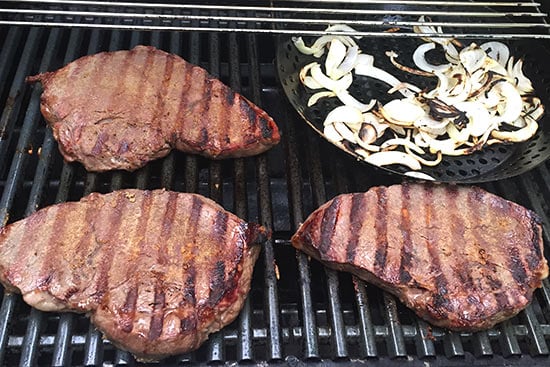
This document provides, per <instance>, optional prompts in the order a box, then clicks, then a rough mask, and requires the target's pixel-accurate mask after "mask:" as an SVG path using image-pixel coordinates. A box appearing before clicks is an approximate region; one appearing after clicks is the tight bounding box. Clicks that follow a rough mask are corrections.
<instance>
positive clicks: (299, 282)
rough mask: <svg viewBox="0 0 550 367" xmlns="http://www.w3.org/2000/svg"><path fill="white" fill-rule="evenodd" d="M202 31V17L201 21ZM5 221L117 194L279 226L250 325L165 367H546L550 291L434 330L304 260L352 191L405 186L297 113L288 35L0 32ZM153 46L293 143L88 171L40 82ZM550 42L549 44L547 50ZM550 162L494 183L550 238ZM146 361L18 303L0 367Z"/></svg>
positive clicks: (259, 278) (389, 299)
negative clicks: (71, 150) (317, 226)
mask: <svg viewBox="0 0 550 367" xmlns="http://www.w3.org/2000/svg"><path fill="white" fill-rule="evenodd" d="M194 22H195V23H198V22H200V20H198V19H197V20H194ZM0 44H1V51H0V85H1V86H2V90H0V106H1V108H2V114H1V117H0V131H1V132H2V133H1V135H0V136H1V139H0V189H1V198H0V219H1V220H2V222H4V223H6V222H12V221H15V220H17V219H20V218H22V217H24V216H26V215H29V214H30V213H32V212H33V211H35V210H36V209H37V208H39V207H44V206H46V205H50V204H53V203H57V202H64V201H67V200H78V199H79V198H80V197H82V196H83V195H85V194H87V193H89V192H92V191H100V192H108V191H112V190H115V189H117V188H125V187H137V188H146V189H154V188H159V187H166V188H169V189H173V190H177V191H187V192H198V193H201V194H203V195H205V196H209V197H211V198H213V199H214V200H216V201H218V202H220V203H221V204H222V205H223V206H224V207H225V208H227V209H228V210H230V211H232V212H234V213H236V214H238V215H239V216H241V217H243V218H248V219H249V220H251V221H258V222H260V223H261V224H263V225H264V226H266V227H268V228H271V229H272V230H273V234H274V236H273V239H272V240H271V241H270V242H268V243H267V244H266V245H265V247H264V249H263V252H262V255H261V257H260V259H259V260H258V263H257V266H256V268H255V273H254V277H253V283H252V290H251V293H250V296H249V298H248V301H247V303H246V305H245V307H244V309H243V311H242V312H241V315H240V316H239V318H238V320H236V321H235V322H234V323H233V324H231V325H229V326H228V327H226V328H225V329H224V330H222V331H221V332H219V333H217V334H215V335H213V336H212V337H211V338H210V340H209V341H208V342H207V343H205V345H204V346H203V347H201V348H200V349H199V350H198V351H196V352H194V353H189V354H186V355H182V356H176V357H172V358H170V359H168V360H167V364H170V365H176V364H194V363H196V364H208V363H219V364H224V363H227V364H230V363H233V362H245V363H266V364H267V363H272V364H291V365H298V364H300V363H301V362H302V361H304V362H305V361H307V362H311V363H317V364H325V365H330V364H335V365H336V364H340V365H351V364H364V363H365V362H372V363H373V364H376V363H379V364H383V365H400V364H402V363H403V362H404V361H408V362H409V363H410V364H412V365H424V364H425V363H429V364H434V365H446V366H459V365H469V364H471V365H488V364H493V365H502V364H506V365H524V364H527V363H529V364H532V365H541V366H542V365H548V363H549V362H550V358H549V350H548V343H549V341H550V286H549V284H548V281H545V282H544V287H543V288H542V289H541V290H538V291H537V292H536V295H535V299H534V302H533V304H532V306H530V307H529V308H527V310H526V311H524V312H522V313H520V315H519V316H518V317H515V318H513V319H512V320H510V321H507V322H504V323H503V324H501V325H498V326H497V327H495V328H493V329H490V330H488V331H486V332H480V333H475V334H471V333H450V332H447V331H445V330H443V329H440V328H433V329H432V328H431V327H430V326H429V325H428V324H426V323H425V322H424V321H422V320H419V319H417V318H416V317H415V316H414V314H413V313H412V312H411V311H409V310H407V309H406V308H405V307H404V306H402V305H401V304H400V303H399V302H397V301H396V299H395V298H394V297H393V296H390V295H387V294H385V293H384V292H382V291H380V290H379V289H377V288H376V287H374V286H371V285H367V284H365V283H364V282H362V281H360V280H358V279H355V278H353V277H351V276H350V275H348V274H343V273H338V272H334V271H331V270H327V269H324V268H323V267H322V266H321V265H320V264H319V263H317V262H316V261H312V260H309V259H308V258H307V257H306V256H305V255H304V254H301V253H296V252H295V251H294V250H293V249H292V247H291V246H290V244H289V238H290V236H291V234H292V233H293V231H294V230H295V229H296V228H297V226H298V225H299V223H300V222H302V221H303V220H304V219H305V217H306V216H307V215H308V214H309V213H310V212H311V211H312V210H313V209H315V208H316V207H317V206H319V205H320V204H321V203H323V202H325V201H326V200H327V199H329V198H331V197H333V196H334V195H336V194H338V193H343V192H353V191H360V190H366V189H368V188H369V187H371V186H374V185H380V184H391V183H396V182H398V180H399V178H397V177H394V176H386V175H384V174H383V173H381V172H379V171H373V170H371V169H368V168H366V167H364V166H360V165H357V163H356V162H354V161H353V159H351V158H349V157H348V156H347V155H345V154H344V153H343V152H340V151H339V150H337V148H335V147H333V146H332V145H330V144H329V143H326V142H324V141H321V140H320V139H319V138H318V137H317V136H316V135H314V133H313V132H311V131H310V129H309V128H308V127H307V126H306V125H305V124H304V123H303V122H302V121H301V120H300V119H299V117H298V116H297V114H296V113H295V112H294V110H292V109H291V107H290V105H289V104H288V102H287V101H286V100H285V98H284V97H283V94H282V92H281V91H280V90H279V87H278V85H277V81H276V77H275V70H274V66H273V64H272V60H273V58H274V53H275V47H274V46H273V45H274V40H273V38H272V37H271V36H270V35H266V34H252V33H250V34H248V33H247V34H238V33H198V32H195V33H177V32H174V33H168V32H148V33H145V32H130V31H123V30H114V31H112V30H103V29H99V28H94V29H84V28H75V29H66V28H34V27H4V28H0ZM136 44H151V45H154V46H157V47H160V48H162V49H165V50H167V51H170V52H173V53H176V54H179V55H182V56H183V57H185V58H186V59H187V60H189V61H190V62H193V63H195V64H200V65H201V66H203V67H205V68H207V69H208V70H209V71H210V72H211V73H212V74H214V75H216V76H218V77H220V78H221V79H222V80H223V81H224V82H226V83H227V84H228V85H230V86H231V87H232V88H234V89H235V90H237V91H240V92H242V93H243V94H244V95H245V96H247V97H248V98H250V99H251V100H253V101H254V102H256V103H258V104H260V105H262V106H263V107H264V108H265V109H266V110H267V111H268V112H269V113H270V114H271V115H272V116H273V117H274V118H275V120H276V121H277V122H278V123H279V125H280V127H281V130H282V131H283V133H284V136H283V139H282V142H281V144H280V145H279V146H278V147H276V148H274V149H273V150H272V151H270V152H268V153H267V154H265V155H262V156H259V157H254V158H246V159H238V160H229V161H223V162H210V161H208V160H206V159H203V158H198V157H194V156H189V155H185V154H182V153H179V152H173V153H171V154H170V155H169V156H168V157H167V158H165V159H162V160H160V161H156V162H152V163H151V164H149V165H147V166H146V167H145V168H144V169H142V170H139V171H137V172H136V173H132V174H130V173H121V172H115V173H102V174H93V173H87V172H85V171H84V169H83V168H82V167H81V166H80V165H78V164H66V163H64V162H63V161H62V158H61V156H60V155H59V153H58V152H57V144H56V143H55V141H54V140H53V138H52V135H51V132H50V130H49V129H47V128H45V124H44V122H43V120H42V118H41V116H40V112H39V94H40V91H39V89H38V88H35V87H31V86H28V85H25V84H24V82H23V80H24V77H25V76H27V75H31V74H34V73H36V72H38V71H44V70H54V69H56V68H58V67H60V66H62V65H63V64H65V63H67V62H69V61H72V60H74V59H75V58H77V57H79V56H82V55H84V54H91V53H95V52H98V51H103V50H115V49H128V48H131V47H132V46H134V45H136ZM543 47H545V46H543ZM549 187H550V167H549V165H548V164H543V165H541V166H540V167H539V168H537V169H536V170H534V171H531V172H529V173H526V174H523V175H521V176H519V177H517V178H515V179H510V180H506V181H500V182H497V183H487V184H484V188H486V189H488V190H489V191H491V192H494V193H497V194H499V195H502V196H504V197H506V198H508V199H511V200H514V201H516V202H518V203H520V204H522V205H525V206H526V207H529V208H531V209H533V210H535V211H536V212H537V213H538V214H539V215H540V216H541V217H542V219H543V226H544V228H545V232H544V236H545V237H544V240H545V243H546V244H548V243H550V208H549V203H550V190H549V189H548V188H549ZM115 364H116V365H135V364H136V362H135V361H134V359H133V358H132V357H131V356H130V355H129V354H128V353H125V352H122V351H119V350H117V349H116V348H114V347H113V346H112V345H111V344H110V343H108V342H107V341H104V340H103V339H102V338H101V335H100V334H99V333H98V332H97V331H96V330H95V329H94V328H93V327H92V326H91V325H90V324H89V322H88V319H87V318H86V317H84V316H82V315H75V314H56V313H42V312H39V311H36V310H33V309H31V308H30V307H28V306H26V305H25V304H24V302H23V301H22V300H21V298H20V296H16V295H4V296H3V300H2V304H1V306H0V365H7V366H13V365H21V366H33V365H44V366H46V365H53V366H68V365H91V366H101V365H105V366H108V365H115Z"/></svg>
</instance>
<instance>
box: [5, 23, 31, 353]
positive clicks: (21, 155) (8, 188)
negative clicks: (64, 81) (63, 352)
mask: <svg viewBox="0 0 550 367" xmlns="http://www.w3.org/2000/svg"><path fill="white" fill-rule="evenodd" d="M39 40H40V34H39V32H38V30H37V29H34V30H31V31H30V32H29V34H28V37H27V40H26V42H25V48H24V50H23V54H22V57H21V58H22V62H21V63H20V64H19V67H18V70H17V73H16V76H15V78H14V83H13V84H12V88H11V89H10V96H11V97H12V98H13V101H17V100H19V101H20V100H21V99H20V98H17V97H18V96H19V97H20V94H19V91H18V88H22V86H21V84H22V83H23V78H24V77H25V74H26V73H28V70H29V65H30V63H31V60H32V58H33V56H34V52H35V51H36V50H37V49H38V47H37V44H38V42H39ZM14 90H15V91H17V92H16V93H15V94H11V93H12V92H13V91H14ZM31 104H32V103H31ZM17 106H20V103H17ZM33 107H35V108H36V107H38V106H37V105H36V103H34V104H33ZM18 108H19V107H18ZM29 108H31V107H29ZM7 109H10V106H8V108H7ZM7 109H6V110H7ZM6 110H4V114H3V115H2V126H3V127H4V128H6V127H10V129H11V128H13V125H14V124H15V121H13V120H15V119H14V118H13V117H14V116H13V115H12V111H13V110H11V111H9V112H8V113H6ZM15 115H17V113H16V114H15ZM32 120H33V119H32V118H31V119H29V118H26V121H25V122H26V123H25V124H24V128H23V129H22V131H21V135H20V138H19V141H18V143H17V148H18V150H17V151H16V153H15V155H14V157H13V159H12V164H11V166H10V170H9V173H8V179H7V181H6V185H5V187H4V192H3V194H2V198H1V200H0V219H1V221H2V222H3V223H5V222H6V221H7V219H8V213H9V211H10V210H11V208H12V205H13V203H14V199H15V193H16V188H17V186H18V184H19V183H20V182H21V178H22V176H23V174H22V172H23V171H24V160H25V159H26V153H25V152H26V145H27V141H28V139H29V135H30V131H29V127H30V125H32V122H33V121H32ZM2 142H5V143H6V144H5V145H6V148H7V142H6V141H5V140H3V141H2ZM2 150H3V151H2V153H3V154H2V156H4V157H5V149H2ZM6 161H7V159H6ZM18 300H19V296H17V295H14V294H4V299H3V301H2V307H1V308H0V364H3V362H4V359H5V356H6V345H7V343H8V327H9V325H10V323H11V321H12V317H13V314H14V308H15V305H16V303H17V302H18Z"/></svg>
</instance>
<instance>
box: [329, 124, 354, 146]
mask: <svg viewBox="0 0 550 367" xmlns="http://www.w3.org/2000/svg"><path fill="white" fill-rule="evenodd" d="M333 126H334V129H335V130H336V131H337V132H338V134H340V135H341V136H342V137H343V138H344V140H347V141H350V142H353V141H355V131H354V129H353V128H352V127H351V126H349V125H348V123H346V122H343V121H336V122H335V123H334V124H333Z"/></svg>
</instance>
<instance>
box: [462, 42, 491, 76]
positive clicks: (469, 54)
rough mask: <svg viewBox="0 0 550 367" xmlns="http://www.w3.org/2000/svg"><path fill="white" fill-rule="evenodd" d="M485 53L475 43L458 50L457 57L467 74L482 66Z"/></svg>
mask: <svg viewBox="0 0 550 367" xmlns="http://www.w3.org/2000/svg"><path fill="white" fill-rule="evenodd" d="M486 56H487V54H486V53H485V51H483V50H482V49H481V48H479V47H478V46H477V45H476V44H475V43H472V44H471V45H470V46H469V47H467V48H465V49H463V50H462V51H460V54H459V57H460V62H461V64H462V66H464V69H466V71H467V72H468V73H469V74H472V73H473V72H474V71H476V70H477V69H479V68H481V67H482V66H483V63H484V62H485V57H486Z"/></svg>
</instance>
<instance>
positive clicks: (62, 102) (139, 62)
mask: <svg viewBox="0 0 550 367" xmlns="http://www.w3.org/2000/svg"><path fill="white" fill-rule="evenodd" d="M27 81H28V82H37V81H40V82H41V83H42V85H43V88H44V91H43V93H42V97H41V104H40V109H41V111H42V114H43V115H44V118H45V119H46V121H48V123H49V124H50V126H51V127H52V129H53V134H54V137H55V139H56V140H57V141H58V142H59V149H60V151H61V153H62V155H63V156H64V158H65V160H67V161H69V162H72V161H79V162H81V163H82V164H83V165H84V166H85V167H86V169H87V170H88V171H107V170H112V169H123V170H128V171H133V170H135V169H138V168H140V167H142V166H144V165H145V164H146V163H147V162H148V161H151V160H153V159H157V158H161V157H164V156H166V155H167V154H168V153H169V152H170V150H171V149H172V148H175V149H178V150H181V151H184V152H187V153H193V154H201V155H203V156H206V157H208V158H214V159H221V158H230V157H245V156H251V155H255V154H259V153H261V152H264V151H266V150H268V149H269V148H271V147H272V146H273V145H275V144H277V143H278V142H279V139H280V136H279V130H278V128H277V125H276V124H275V122H274V121H273V119H272V118H271V117H269V115H268V114H267V113H266V112H264V111H263V110H261V109H260V108H259V107H257V106H256V105H254V104H253V103H252V102H250V101H249V100H247V99H246V98H245V97H243V96H241V95H240V94H238V93H236V92H234V91H233V90H231V89H230V88H229V87H227V86H226V85H225V84H223V83H222V82H221V81H219V80H217V79H215V78H214V77H212V76H211V75H209V74H208V72H207V71H206V70H204V69H202V68H201V67H199V66H195V65H192V64H190V63H188V62H186V61H185V60H183V59H182V58H180V57H179V56H176V55H172V54H169V53H166V52H164V51H161V50H158V49H156V48H154V47H148V46H137V47H135V48H134V49H132V50H130V51H115V52H101V53H98V54H95V55H91V56H85V57H82V58H80V59H78V60H76V61H74V62H71V63H70V64H68V65H66V66H65V67H63V68H61V69H59V70H57V71H54V72H47V73H43V74H39V75H36V76H32V77H29V78H27Z"/></svg>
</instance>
